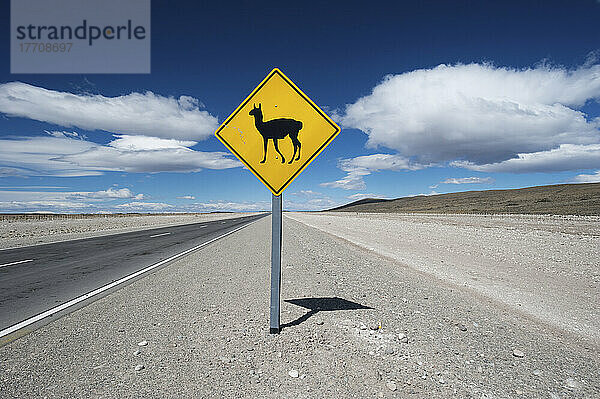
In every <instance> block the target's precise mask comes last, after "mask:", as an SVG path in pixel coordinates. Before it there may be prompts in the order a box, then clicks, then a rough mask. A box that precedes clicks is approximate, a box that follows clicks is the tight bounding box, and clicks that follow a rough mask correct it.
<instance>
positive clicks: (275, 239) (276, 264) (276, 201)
mask: <svg viewBox="0 0 600 399" xmlns="http://www.w3.org/2000/svg"><path fill="white" fill-rule="evenodd" d="M282 197H283V195H281V194H280V195H275V194H273V202H272V212H271V219H272V232H271V324H270V326H271V329H270V330H269V332H270V333H271V334H279V330H280V325H279V314H280V312H279V302H280V291H281V227H282V226H281V219H282V206H281V205H282V204H281V203H282Z"/></svg>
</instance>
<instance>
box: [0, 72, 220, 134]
mask: <svg viewBox="0 0 600 399" xmlns="http://www.w3.org/2000/svg"><path fill="white" fill-rule="evenodd" d="M201 107H202V104H201V103H200V102H199V101H198V100H197V99H195V98H193V97H189V96H180V97H179V98H173V97H164V96H160V95H157V94H154V93H152V92H150V91H147V92H145V93H135V92H134V93H130V94H127V95H123V96H117V97H105V96H102V95H98V94H96V95H92V94H73V93H68V92H61V91H55V90H48V89H44V88H42V87H36V86H32V85H29V84H26V83H21V82H10V83H4V84H0V112H2V113H4V114H6V115H8V116H17V117H24V118H29V119H33V120H37V121H41V122H47V123H52V124H56V125H59V126H65V127H78V128H80V129H85V130H105V131H109V132H118V133H124V134H129V135H145V136H153V137H161V138H175V139H192V140H202V139H205V138H207V137H209V136H210V135H212V133H213V132H214V131H215V130H216V128H217V127H218V124H217V118H216V117H214V116H212V115H211V114H209V113H208V112H207V111H205V110H201Z"/></svg>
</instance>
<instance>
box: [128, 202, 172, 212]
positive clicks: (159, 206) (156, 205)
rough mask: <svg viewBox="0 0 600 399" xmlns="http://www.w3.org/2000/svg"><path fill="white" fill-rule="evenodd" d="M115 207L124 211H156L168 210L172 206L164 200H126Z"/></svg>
mask: <svg viewBox="0 0 600 399" xmlns="http://www.w3.org/2000/svg"><path fill="white" fill-rule="evenodd" d="M116 208H118V209H120V210H122V211H125V212H156V211H165V210H169V209H172V208H174V206H173V205H171V204H167V203H164V202H128V203H126V204H120V205H117V206H116Z"/></svg>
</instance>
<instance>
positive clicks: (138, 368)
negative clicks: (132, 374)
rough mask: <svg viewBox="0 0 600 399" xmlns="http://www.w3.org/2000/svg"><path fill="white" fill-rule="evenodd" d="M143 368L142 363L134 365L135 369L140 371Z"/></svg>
mask: <svg viewBox="0 0 600 399" xmlns="http://www.w3.org/2000/svg"><path fill="white" fill-rule="evenodd" d="M143 369H145V367H144V365H143V364H138V365H137V366H135V371H142V370H143Z"/></svg>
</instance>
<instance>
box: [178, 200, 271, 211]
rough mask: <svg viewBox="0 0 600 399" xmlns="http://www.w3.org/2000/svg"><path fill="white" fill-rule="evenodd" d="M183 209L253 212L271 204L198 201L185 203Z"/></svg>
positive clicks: (263, 209)
mask: <svg viewBox="0 0 600 399" xmlns="http://www.w3.org/2000/svg"><path fill="white" fill-rule="evenodd" d="M185 209H187V210H190V211H192V212H215V211H219V212H255V211H265V210H268V209H271V204H270V203H267V202H231V201H215V202H198V203H194V204H191V205H186V207H185Z"/></svg>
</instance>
